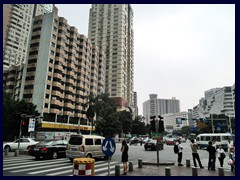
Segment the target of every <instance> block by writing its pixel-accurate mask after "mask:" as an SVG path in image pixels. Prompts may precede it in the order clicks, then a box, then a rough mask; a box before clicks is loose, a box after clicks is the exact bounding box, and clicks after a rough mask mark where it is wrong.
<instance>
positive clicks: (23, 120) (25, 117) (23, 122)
mask: <svg viewBox="0 0 240 180" xmlns="http://www.w3.org/2000/svg"><path fill="white" fill-rule="evenodd" d="M21 117H22V120H21V123H22V129H26V128H27V115H26V114H22V115H21Z"/></svg>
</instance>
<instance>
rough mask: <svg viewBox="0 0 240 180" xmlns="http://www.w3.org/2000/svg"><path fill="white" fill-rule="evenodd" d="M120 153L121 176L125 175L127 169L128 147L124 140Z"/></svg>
mask: <svg viewBox="0 0 240 180" xmlns="http://www.w3.org/2000/svg"><path fill="white" fill-rule="evenodd" d="M121 152H122V163H123V174H122V175H126V174H127V169H128V145H127V142H126V141H125V140H123V141H122V147H121Z"/></svg>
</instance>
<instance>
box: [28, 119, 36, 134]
mask: <svg viewBox="0 0 240 180" xmlns="http://www.w3.org/2000/svg"><path fill="white" fill-rule="evenodd" d="M34 130H35V118H30V119H29V124H28V132H32V131H34Z"/></svg>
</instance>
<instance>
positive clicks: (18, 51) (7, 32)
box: [3, 4, 54, 70]
mask: <svg viewBox="0 0 240 180" xmlns="http://www.w3.org/2000/svg"><path fill="white" fill-rule="evenodd" d="M53 7H54V6H53V4H3V69H4V70H6V69H8V68H9V67H10V65H20V64H21V63H25V62H26V58H27V48H28V45H29V37H30V31H31V25H32V18H33V17H35V16H37V15H40V14H46V13H50V12H52V10H53Z"/></svg>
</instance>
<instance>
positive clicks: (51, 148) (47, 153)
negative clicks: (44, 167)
mask: <svg viewBox="0 0 240 180" xmlns="http://www.w3.org/2000/svg"><path fill="white" fill-rule="evenodd" d="M67 144H68V142H67V141H64V140H53V141H41V142H39V143H37V144H36V145H32V146H30V147H29V149H28V154H29V155H30V156H35V157H36V159H40V158H44V159H47V158H52V159H56V158H58V157H66V149H67Z"/></svg>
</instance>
